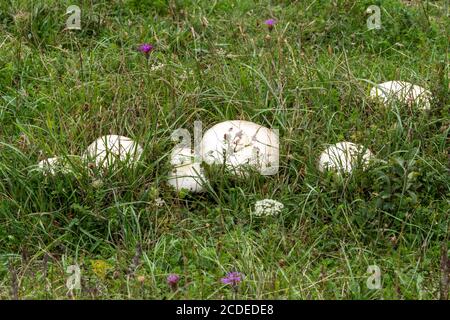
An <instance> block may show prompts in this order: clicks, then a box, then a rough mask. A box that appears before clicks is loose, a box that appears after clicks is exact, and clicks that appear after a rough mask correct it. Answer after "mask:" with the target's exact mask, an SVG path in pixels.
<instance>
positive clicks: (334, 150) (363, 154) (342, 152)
mask: <svg viewBox="0 0 450 320" xmlns="http://www.w3.org/2000/svg"><path fill="white" fill-rule="evenodd" d="M372 158H373V153H372V152H371V151H370V150H369V149H367V148H365V147H364V146H362V145H360V144H355V143H352V142H345V141H344V142H339V143H336V144H334V145H331V146H329V147H328V148H327V149H325V151H324V152H322V154H321V155H320V158H319V170H320V171H321V172H324V171H325V170H334V171H337V172H338V173H341V172H344V173H350V172H351V171H352V170H353V169H354V168H355V167H356V166H357V165H362V168H365V167H366V166H367V164H368V163H369V161H370V160H371V159H372Z"/></svg>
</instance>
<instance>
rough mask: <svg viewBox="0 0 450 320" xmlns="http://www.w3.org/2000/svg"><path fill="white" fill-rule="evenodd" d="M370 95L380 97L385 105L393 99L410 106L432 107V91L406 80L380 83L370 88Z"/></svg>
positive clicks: (425, 108)
mask: <svg viewBox="0 0 450 320" xmlns="http://www.w3.org/2000/svg"><path fill="white" fill-rule="evenodd" d="M370 96H371V97H373V98H378V99H380V100H381V101H382V102H383V103H384V104H385V105H387V104H389V103H390V102H392V101H400V102H402V103H405V104H407V105H409V106H412V105H417V107H418V108H420V109H422V110H429V109H430V108H431V102H430V101H431V98H432V94H431V92H430V91H428V90H426V89H425V88H422V87H420V86H417V85H413V84H411V83H409V82H404V81H388V82H384V83H381V84H378V85H376V86H375V87H373V88H372V89H371V90H370Z"/></svg>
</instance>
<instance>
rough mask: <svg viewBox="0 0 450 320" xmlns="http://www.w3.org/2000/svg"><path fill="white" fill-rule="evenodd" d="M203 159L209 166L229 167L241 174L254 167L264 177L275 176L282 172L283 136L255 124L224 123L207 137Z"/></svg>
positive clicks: (216, 126)
mask: <svg viewBox="0 0 450 320" xmlns="http://www.w3.org/2000/svg"><path fill="white" fill-rule="evenodd" d="M201 157H202V159H203V161H205V162H206V163H208V164H225V165H226V166H227V167H228V168H229V169H232V170H231V171H232V172H234V173H237V174H242V173H245V169H244V168H245V167H246V166H251V167H252V168H254V169H256V170H258V171H259V173H261V174H262V175H273V174H276V173H277V172H278V163H279V137H278V134H277V133H276V132H275V131H274V130H272V129H268V128H266V127H263V126H261V125H259V124H256V123H253V122H249V121H242V120H232V121H224V122H221V123H218V124H216V125H214V126H213V127H212V128H210V129H208V130H207V131H206V132H205V134H204V135H203V138H202V141H201Z"/></svg>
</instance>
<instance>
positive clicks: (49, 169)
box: [37, 155, 77, 175]
mask: <svg viewBox="0 0 450 320" xmlns="http://www.w3.org/2000/svg"><path fill="white" fill-rule="evenodd" d="M68 157H77V156H71V155H69V156H68ZM37 169H38V170H39V171H41V172H42V173H43V174H44V175H56V174H57V173H63V174H68V173H71V172H73V170H72V168H71V167H70V166H69V164H68V163H67V159H66V158H63V157H51V158H47V159H44V160H41V161H39V163H38V164H37Z"/></svg>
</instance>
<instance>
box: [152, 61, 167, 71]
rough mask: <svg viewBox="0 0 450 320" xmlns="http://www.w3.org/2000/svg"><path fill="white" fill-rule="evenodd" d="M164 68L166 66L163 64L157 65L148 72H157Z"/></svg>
mask: <svg viewBox="0 0 450 320" xmlns="http://www.w3.org/2000/svg"><path fill="white" fill-rule="evenodd" d="M165 66H166V65H165V64H163V63H157V64H155V65H153V66H151V67H150V71H158V70H161V69H162V68H164V67H165Z"/></svg>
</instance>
